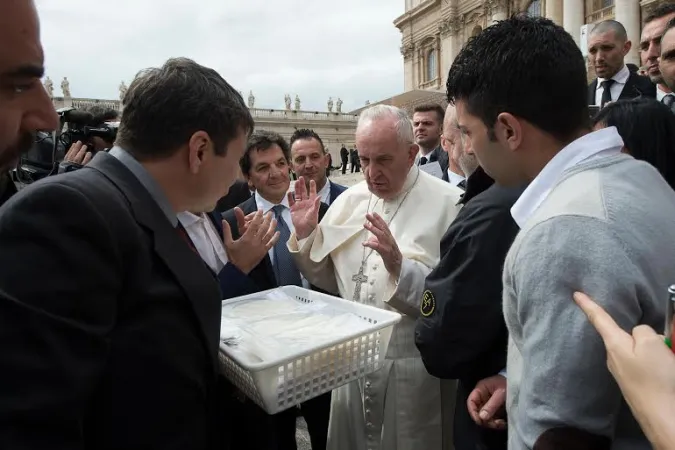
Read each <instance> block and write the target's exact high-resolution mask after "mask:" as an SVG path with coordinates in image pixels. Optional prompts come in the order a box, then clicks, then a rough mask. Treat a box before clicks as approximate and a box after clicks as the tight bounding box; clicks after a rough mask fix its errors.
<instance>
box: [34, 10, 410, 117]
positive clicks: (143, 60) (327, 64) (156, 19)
mask: <svg viewBox="0 0 675 450" xmlns="http://www.w3.org/2000/svg"><path fill="white" fill-rule="evenodd" d="M36 4H37V8H38V12H39V14H40V20H41V27H42V30H41V31H42V43H43V46H44V48H45V55H46V65H47V75H49V76H50V77H51V79H52V80H53V81H54V84H55V86H57V87H58V86H59V85H60V80H61V79H62V78H63V77H64V76H67V77H68V80H69V81H70V90H71V93H72V95H73V96H74V97H92V98H105V99H114V98H118V96H119V93H118V86H119V84H120V81H122V80H124V81H125V82H126V83H127V84H129V83H130V82H131V80H132V79H133V77H134V75H135V74H136V73H137V72H138V71H139V70H141V69H143V68H146V67H152V66H158V65H161V64H162V63H163V62H164V61H165V60H166V59H167V58H170V57H173V56H186V57H189V58H192V59H194V60H196V61H197V62H199V63H201V64H204V65H207V66H210V67H213V68H214V69H216V70H218V71H219V72H220V73H221V75H222V76H223V77H224V78H225V79H226V80H227V81H228V82H230V84H232V85H233V86H235V87H236V88H237V89H238V90H240V91H242V93H243V94H244V97H247V96H248V92H249V91H251V90H252V91H253V93H254V95H255V97H256V107H262V108H283V105H284V101H283V100H284V94H287V93H288V94H290V95H291V96H292V97H293V98H295V95H296V94H298V95H299V96H300V99H301V101H302V109H305V110H310V111H313V110H319V111H323V110H325V109H326V102H327V100H328V97H333V100H336V98H337V97H341V98H342V100H343V101H344V105H343V111H349V110H352V109H356V108H358V107H361V106H363V104H364V103H365V101H366V100H370V101H371V102H374V101H376V100H380V99H384V98H387V97H390V96H392V95H395V94H398V93H400V92H402V91H403V60H402V57H401V55H400V53H399V46H400V42H401V36H400V32H399V31H398V30H397V29H396V28H395V27H394V25H393V24H392V21H393V20H394V18H396V17H398V16H399V15H400V14H402V13H403V10H404V2H403V1H400V0H398V1H391V0H368V1H363V0H341V1H340V2H335V1H332V0H246V1H245V2H239V1H237V2H235V1H234V0H161V1H160V0H115V1H114V2H105V3H103V2H101V1H100V0H56V1H55V0H36ZM56 92H57V93H58V92H59V89H58V88H57V89H56Z"/></svg>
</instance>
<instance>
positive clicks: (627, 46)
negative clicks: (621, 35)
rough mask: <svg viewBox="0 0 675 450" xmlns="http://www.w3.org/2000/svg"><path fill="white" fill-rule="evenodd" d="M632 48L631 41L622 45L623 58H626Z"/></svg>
mask: <svg viewBox="0 0 675 450" xmlns="http://www.w3.org/2000/svg"><path fill="white" fill-rule="evenodd" d="M632 47H633V43H632V42H631V41H626V43H625V44H623V56H626V55H627V54H628V52H630V49H631V48H632Z"/></svg>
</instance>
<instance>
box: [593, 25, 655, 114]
mask: <svg viewBox="0 0 675 450" xmlns="http://www.w3.org/2000/svg"><path fill="white" fill-rule="evenodd" d="M631 46H632V43H631V41H629V40H628V34H627V33H626V29H625V28H624V26H623V25H621V23H619V22H617V21H616V20H605V21H603V22H600V23H598V24H597V25H595V26H594V27H593V29H592V30H591V33H590V35H589V36H588V59H589V61H590V62H591V65H592V66H593V68H594V69H595V74H596V75H597V78H596V79H595V80H593V81H592V82H591V84H590V85H589V86H588V104H589V105H597V106H600V107H603V106H605V104H606V103H608V102H615V101H617V100H622V99H630V98H635V97H640V96H644V97H652V98H653V97H655V96H656V87H655V86H654V85H653V84H652V83H651V82H650V81H649V80H647V79H646V78H644V77H641V76H639V75H638V74H637V73H631V71H630V70H629V69H628V66H627V65H626V64H625V63H624V58H625V56H626V54H628V52H629V51H630V49H631Z"/></svg>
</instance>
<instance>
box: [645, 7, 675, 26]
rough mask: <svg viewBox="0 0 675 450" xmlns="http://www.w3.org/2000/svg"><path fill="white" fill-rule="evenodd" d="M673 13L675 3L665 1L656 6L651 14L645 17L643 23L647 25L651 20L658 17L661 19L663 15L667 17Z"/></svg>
mask: <svg viewBox="0 0 675 450" xmlns="http://www.w3.org/2000/svg"><path fill="white" fill-rule="evenodd" d="M673 13H675V3H670V2H669V3H664V4H662V5H659V6H657V7H656V8H654V10H653V11H652V12H651V14H649V15H648V16H647V17H645V19H644V22H643V24H644V25H646V24H648V23H649V22H652V21H654V20H656V19H660V18H661V17H665V16H668V15H670V14H673Z"/></svg>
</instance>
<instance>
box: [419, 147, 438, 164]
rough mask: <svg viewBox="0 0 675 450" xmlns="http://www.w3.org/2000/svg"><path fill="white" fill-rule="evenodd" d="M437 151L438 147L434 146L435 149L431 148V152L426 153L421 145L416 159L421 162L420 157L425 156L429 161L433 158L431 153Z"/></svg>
mask: <svg viewBox="0 0 675 450" xmlns="http://www.w3.org/2000/svg"><path fill="white" fill-rule="evenodd" d="M435 151H436V148H434V149H433V150H431V151H430V152H429V153H427V154H426V155H425V154H424V153H422V147H420V151H419V152H417V158H416V161H417V162H419V160H420V158H422V157H425V158H426V159H427V162H429V161H430V160H431V155H433V154H434V152H435Z"/></svg>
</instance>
